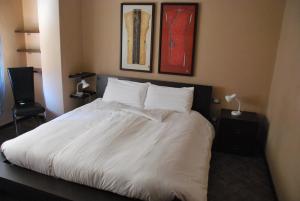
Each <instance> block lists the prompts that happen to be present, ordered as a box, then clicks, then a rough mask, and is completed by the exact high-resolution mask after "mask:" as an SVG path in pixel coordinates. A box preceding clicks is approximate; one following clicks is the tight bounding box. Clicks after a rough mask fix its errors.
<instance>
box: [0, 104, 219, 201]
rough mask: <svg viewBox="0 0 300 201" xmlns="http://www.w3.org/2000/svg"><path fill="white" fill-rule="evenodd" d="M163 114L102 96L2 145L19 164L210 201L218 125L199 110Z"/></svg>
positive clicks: (132, 191) (115, 187)
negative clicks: (132, 106)
mask: <svg viewBox="0 0 300 201" xmlns="http://www.w3.org/2000/svg"><path fill="white" fill-rule="evenodd" d="M164 115H165V112H162V113H161V112H160V111H154V112H146V111H143V110H137V109H133V108H130V107H128V106H125V105H121V104H117V103H105V102H103V101H102V100H101V99H97V100H95V101H94V102H92V103H90V104H87V105H85V106H83V107H80V108H78V109H75V110H73V111H71V112H69V113H66V114H64V115H62V116H60V117H59V118H56V119H54V120H52V121H50V122H48V123H46V124H43V125H41V126H39V127H38V128H36V129H34V130H32V131H30V132H27V133H26V134H23V135H21V136H19V137H17V138H15V139H12V140H9V141H6V142H4V143H3V144H2V146H1V150H2V152H3V153H4V155H5V157H6V158H7V159H8V160H9V161H10V162H12V163H14V164H16V165H18V166H22V167H25V168H28V169H31V170H34V171H37V172H40V173H43V174H47V175H51V176H55V177H59V178H62V179H65V180H68V181H73V182H76V183H81V184H85V185H88V186H91V187H95V188H99V189H104V190H108V191H112V192H115V193H118V194H121V195H124V196H127V197H134V198H139V199H142V200H151V201H152V200H158V201H159V200H163V201H170V200H172V199H173V198H174V197H175V196H177V197H178V198H179V199H181V200H187V201H206V200H207V184H208V171H209V161H210V156H211V144H212V140H213V135H214V133H213V129H212V126H211V125H210V123H209V122H208V121H207V120H206V119H205V118H204V117H202V116H201V115H200V114H199V113H198V112H195V111H192V112H190V113H175V112H171V113H169V114H167V116H166V117H165V118H164ZM163 118H164V119H163ZM161 119H163V121H162V122H161Z"/></svg>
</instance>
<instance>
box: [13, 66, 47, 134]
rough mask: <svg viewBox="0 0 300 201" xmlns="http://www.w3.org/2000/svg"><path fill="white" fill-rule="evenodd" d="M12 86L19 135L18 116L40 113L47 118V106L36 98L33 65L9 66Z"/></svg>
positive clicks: (14, 113) (14, 114)
mask: <svg viewBox="0 0 300 201" xmlns="http://www.w3.org/2000/svg"><path fill="white" fill-rule="evenodd" d="M8 75H9V78H10V83H11V88H12V91H13V96H14V100H15V105H14V107H13V109H12V112H13V120H14V123H15V127H16V134H17V135H18V125H17V117H34V116H38V115H39V114H42V113H43V115H44V119H45V118H46V113H45V108H44V107H43V106H41V105H40V104H39V103H36V102H35V100H34V80H33V67H18V68H8Z"/></svg>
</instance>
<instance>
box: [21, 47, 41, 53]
mask: <svg viewBox="0 0 300 201" xmlns="http://www.w3.org/2000/svg"><path fill="white" fill-rule="evenodd" d="M17 52H28V53H41V50H40V49H26V48H20V49H17Z"/></svg>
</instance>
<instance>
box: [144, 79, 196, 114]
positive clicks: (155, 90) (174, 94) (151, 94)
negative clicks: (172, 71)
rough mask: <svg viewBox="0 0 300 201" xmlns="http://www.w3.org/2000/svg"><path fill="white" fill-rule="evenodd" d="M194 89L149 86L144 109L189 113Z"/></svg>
mask: <svg viewBox="0 0 300 201" xmlns="http://www.w3.org/2000/svg"><path fill="white" fill-rule="evenodd" d="M193 97H194V87H183V88H174V87H163V86H157V85H153V84H150V86H149V88H148V91H147V96H146V100H145V109H164V110H172V111H177V112H189V111H191V108H192V105H193Z"/></svg>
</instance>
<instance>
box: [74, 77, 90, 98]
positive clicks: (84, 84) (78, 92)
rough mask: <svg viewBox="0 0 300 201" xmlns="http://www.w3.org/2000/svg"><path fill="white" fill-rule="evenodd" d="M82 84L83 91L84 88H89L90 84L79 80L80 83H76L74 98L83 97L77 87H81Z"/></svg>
mask: <svg viewBox="0 0 300 201" xmlns="http://www.w3.org/2000/svg"><path fill="white" fill-rule="evenodd" d="M81 84H82V87H81V88H82V89H85V88H87V87H89V86H90V84H89V83H87V82H86V81H85V80H81V81H80V82H78V83H77V87H76V88H77V91H76V94H75V95H76V96H79V97H80V96H83V92H82V91H79V85H81Z"/></svg>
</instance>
